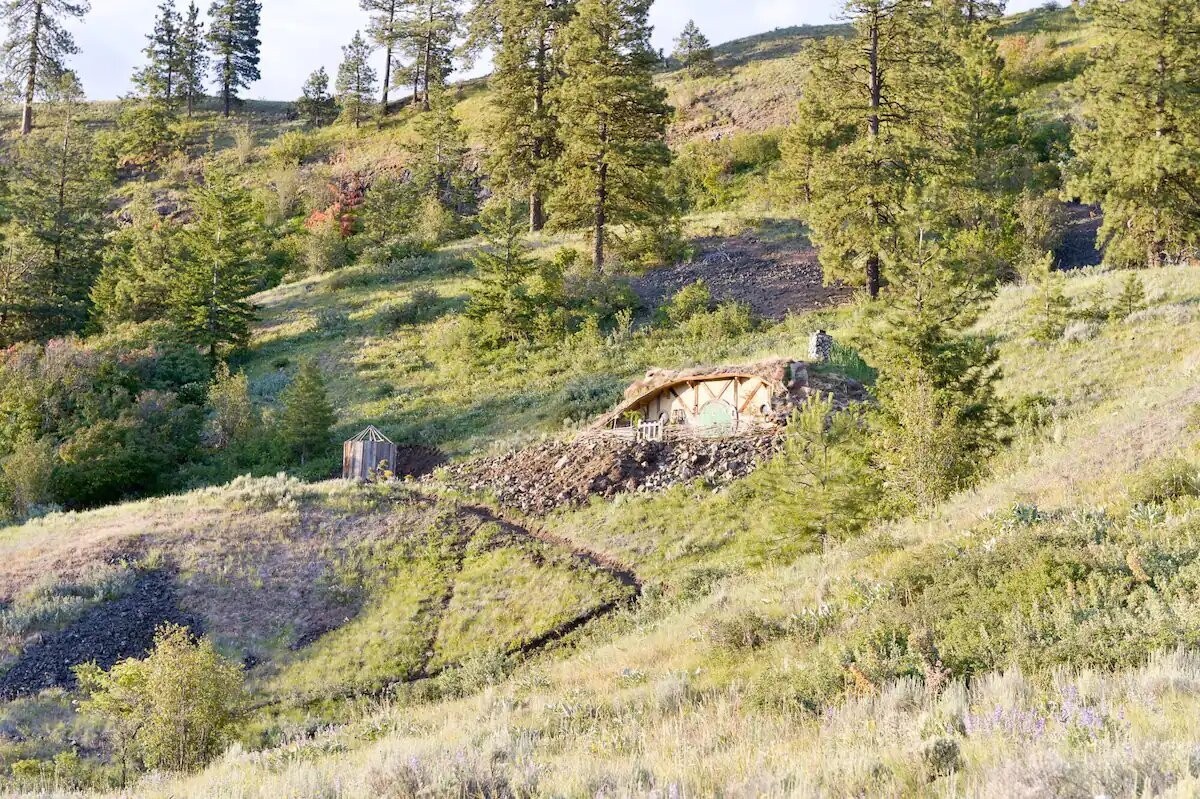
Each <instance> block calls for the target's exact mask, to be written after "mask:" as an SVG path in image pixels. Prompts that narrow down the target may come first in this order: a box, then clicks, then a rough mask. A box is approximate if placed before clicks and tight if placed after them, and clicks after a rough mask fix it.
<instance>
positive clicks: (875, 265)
mask: <svg viewBox="0 0 1200 799" xmlns="http://www.w3.org/2000/svg"><path fill="white" fill-rule="evenodd" d="M879 26H880V19H879V15H878V13H876V14H875V15H873V17H872V19H871V31H870V40H871V46H870V53H869V56H868V58H869V61H870V71H869V73H868V75H867V81H868V89H869V91H870V94H871V111H870V113H869V114H868V115H867V138H868V140H869V141H870V142H871V147H870V153H871V158H872V159H875V158H878V154H877V153H876V151H875V145H876V142H877V140H878V139H879V111H880V108H881V107H882V104H883V75H882V74H881V73H880V69H879ZM872 167H873V168H876V169H877V168H878V164H872ZM867 204H868V206H869V212H870V214H871V224H872V225H878V224H879V201H878V200H877V198H875V197H874V196H871V197H868V198H867ZM881 261H882V258H881V256H880V253H878V252H873V253H871V255H870V256H869V257H868V258H867V293H868V294H869V295H870V296H871V299H875V298H876V297H878V296H879V285H880V277H879V273H880V269H879V265H880V262H881Z"/></svg>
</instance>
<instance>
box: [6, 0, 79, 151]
mask: <svg viewBox="0 0 1200 799" xmlns="http://www.w3.org/2000/svg"><path fill="white" fill-rule="evenodd" d="M90 10H91V5H90V3H89V2H88V0H74V2H72V0H5V2H4V4H3V5H0V19H2V20H3V21H4V27H5V28H6V30H7V32H8V38H6V39H5V40H4V44H3V47H2V48H0V55H2V58H3V64H4V73H5V78H6V79H7V80H8V81H10V82H11V83H12V84H13V85H16V86H20V87H21V135H23V136H28V135H29V134H30V132H32V131H33V101H34V99H36V97H37V96H38V95H39V94H41V95H45V93H46V92H47V91H50V90H53V89H54V88H55V87H56V86H57V85H58V82H59V80H60V79H61V77H62V74H63V73H64V72H65V71H66V69H67V67H66V64H65V60H66V57H67V56H70V55H74V54H76V53H78V52H79V48H78V47H77V46H76V45H75V39H74V37H72V36H71V34H70V32H69V31H67V30H66V29H65V28H64V27H63V23H64V22H67V21H68V20H71V19H82V18H83V16H84V15H85V14H87V12H88V11H90Z"/></svg>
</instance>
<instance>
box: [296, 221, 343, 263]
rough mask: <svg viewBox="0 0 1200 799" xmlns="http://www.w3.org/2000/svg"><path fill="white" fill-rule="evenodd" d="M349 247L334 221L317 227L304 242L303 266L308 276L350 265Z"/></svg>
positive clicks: (311, 230)
mask: <svg viewBox="0 0 1200 799" xmlns="http://www.w3.org/2000/svg"><path fill="white" fill-rule="evenodd" d="M350 258H351V253H350V247H349V246H348V245H347V243H346V239H345V237H344V236H343V235H342V229H341V225H340V223H339V222H338V221H337V220H336V219H331V220H329V221H328V222H325V223H323V224H320V225H317V226H316V227H314V228H312V229H310V230H309V232H308V236H307V237H306V238H305V240H304V265H305V267H306V268H307V269H308V273H309V274H310V275H320V274H324V273H326V272H333V271H335V270H338V269H341V268H342V267H344V266H346V265H347V264H349V263H350Z"/></svg>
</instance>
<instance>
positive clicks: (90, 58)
mask: <svg viewBox="0 0 1200 799" xmlns="http://www.w3.org/2000/svg"><path fill="white" fill-rule="evenodd" d="M158 2H159V0H92V10H91V12H90V13H89V14H88V15H87V17H86V18H85V19H84V20H83V21H81V22H77V23H74V24H72V25H71V26H69V27H70V28H71V30H72V32H73V33H74V35H75V39H76V42H77V43H78V44H79V47H80V49H81V52H80V54H79V55H77V56H75V57H74V58H73V59H72V62H71V63H72V65H73V66H74V68H75V69H76V71H77V72H78V73H79V74H80V76H81V77H82V80H83V86H84V89H85V90H86V91H87V93H88V96H89V97H90V98H92V99H96V100H105V99H115V98H116V97H119V96H120V95H122V94H125V93H126V92H128V91H129V89H130V75H131V74H132V72H133V70H134V68H135V67H137V66H138V65H140V63H141V61H142V56H141V50H142V48H143V47H144V46H145V34H146V33H147V32H149V30H150V28H151V27H152V25H153V21H154V12H155V9H156V8H157V6H158ZM178 2H179V5H180V7H183V6H185V5H186V3H187V0H178ZM199 4H200V5H201V7H202V8H205V9H206V8H207V5H208V0H200V2H199ZM262 4H263V16H262V31H261V34H260V38H261V39H262V43H263V44H262V63H261V66H260V69H261V71H262V75H263V79H262V80H261V81H259V82H257V83H255V84H254V85H253V86H251V87H250V89H249V90H248V91H247V92H246V93H245V94H244V96H245V97H246V98H248V99H266V100H291V99H293V98H295V97H297V96H299V94H300V87H301V86H302V85H303V83H304V80H305V79H306V78H307V77H308V75H309V74H310V73H311V72H312V71H313V70H315V69H316V68H317V67H320V66H324V67H325V68H326V69H327V70H329V73H330V75H335V74H336V72H337V65H338V62H339V61H340V60H341V47H342V45H344V44H346V43H347V42H349V41H350V39H351V38H352V37H353V36H354V32H355V31H356V30H358V29H360V28H365V26H366V22H367V15H366V13H365V12H363V11H361V10H360V9H359V6H358V2H357V0H262ZM1035 4H1036V3H1035V2H1033V0H1013V2H1011V3H1010V10H1014V11H1015V10H1021V9H1023V8H1029V7H1032V6H1033V5H1035ZM840 6H841V3H840V2H839V0H658V1H657V2H656V3H655V4H654V8H653V10H652V12H651V21H652V22H653V24H654V27H655V31H654V43H655V45H656V46H657V47H661V48H663V49H665V50H667V51H668V52H670V50H671V42H672V40H673V39H674V37H675V36H676V35H677V34H678V33H679V31H680V30H681V29H682V28H683V26H684V24H685V23H686V22H687V21H688V20H689V19H695V21H696V24H697V25H699V26H700V29H701V30H702V31H704V33H705V34H706V35H707V36H708V38H709V39H710V40H711V41H712V42H713V43H714V44H720V43H721V42H726V41H729V40H731V39H738V38H741V37H744V36H750V35H753V34H756V33H763V32H765V31H769V30H772V29H774V28H780V27H787V26H789V25H804V24H811V25H819V24H824V23H827V22H831V21H833V20H834V18H835V16H836V12H837V9H838V8H840ZM380 60H381V61H382V58H380ZM485 69H486V65H480V66H477V67H476V68H475V72H476V73H479V72H482V71H484V70H485Z"/></svg>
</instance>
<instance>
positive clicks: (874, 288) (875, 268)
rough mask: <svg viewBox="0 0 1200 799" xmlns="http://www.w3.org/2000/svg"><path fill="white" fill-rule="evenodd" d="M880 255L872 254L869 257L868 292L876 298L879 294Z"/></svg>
mask: <svg viewBox="0 0 1200 799" xmlns="http://www.w3.org/2000/svg"><path fill="white" fill-rule="evenodd" d="M879 283H880V278H879V256H878V255H872V256H871V257H870V258H868V259H867V293H868V294H870V295H871V298H872V299H874V298H876V297H878V296H879Z"/></svg>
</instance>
